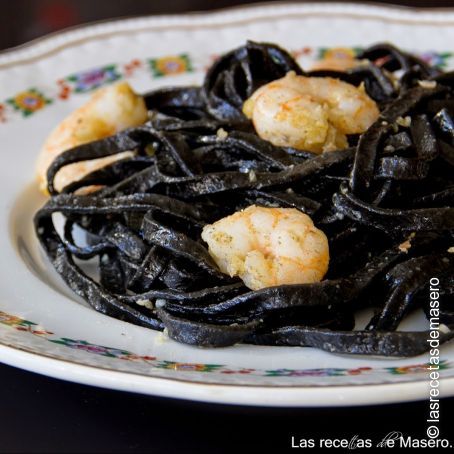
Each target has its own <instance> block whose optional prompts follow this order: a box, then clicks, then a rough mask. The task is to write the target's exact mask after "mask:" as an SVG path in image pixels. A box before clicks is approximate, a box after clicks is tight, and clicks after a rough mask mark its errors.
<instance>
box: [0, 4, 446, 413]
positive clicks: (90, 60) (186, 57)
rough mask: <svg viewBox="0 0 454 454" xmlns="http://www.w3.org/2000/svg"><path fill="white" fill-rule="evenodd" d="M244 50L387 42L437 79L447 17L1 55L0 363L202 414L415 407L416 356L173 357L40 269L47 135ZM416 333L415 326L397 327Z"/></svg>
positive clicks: (162, 37)
mask: <svg viewBox="0 0 454 454" xmlns="http://www.w3.org/2000/svg"><path fill="white" fill-rule="evenodd" d="M246 39H253V40H258V41H260V40H263V41H273V42H276V43H278V44H280V45H282V46H284V47H285V48H288V49H290V50H292V51H293V52H294V53H295V55H296V56H297V57H298V59H299V61H300V62H301V63H302V65H303V66H307V65H308V64H309V63H310V60H314V59H317V58H319V57H320V55H321V54H323V53H326V49H332V48H339V47H341V48H343V49H342V50H339V49H338V50H336V51H335V52H337V53H346V54H348V53H350V52H353V51H354V50H353V49H355V48H357V47H364V46H367V45H369V44H371V43H374V42H378V41H383V40H389V41H392V42H394V43H396V44H397V45H399V46H401V47H403V48H406V49H409V50H412V51H416V52H418V53H419V54H421V55H423V56H424V58H426V59H428V60H430V61H431V62H433V63H437V64H440V65H444V66H446V67H448V66H450V65H451V66H452V62H453V59H452V58H451V55H452V53H451V52H452V51H453V50H454V49H453V48H450V47H449V46H450V45H452V44H451V43H453V42H454V13H453V12H446V11H443V12H421V11H416V10H404V9H385V8H381V7H364V6H355V5H346V4H343V5H341V4H328V5H327V4H325V5H315V4H314V5H311V4H307V5H290V4H289V5H283V4H280V5H265V6H259V7H253V8H241V9H235V10H229V11H224V12H216V13H213V14H207V15H185V16H173V17H143V18H138V19H128V20H121V21H114V22H107V23H102V24H99V25H92V26H87V27H83V28H77V29H75V30H72V31H68V32H65V33H61V34H57V35H54V36H51V37H48V38H44V39H41V40H38V41H35V42H34V43H31V44H29V45H25V46H22V47H20V48H18V49H15V50H12V51H10V52H6V53H3V54H1V55H0V143H1V151H0V176H1V178H0V189H1V190H0V210H1V221H0V251H1V254H0V266H1V270H2V271H1V272H2V275H1V276H2V280H1V287H0V360H1V361H3V362H5V363H8V364H12V365H15V366H18V367H22V368H24V369H29V370H32V371H36V372H39V373H43V374H46V375H51V376H54V377H59V378H63V379H67V380H72V381H76V382H81V383H87V384H92V385H97V386H103V387H109V388H114V389H121V390H127V391H134V392H141V393H146V394H155V395H162V396H172V397H179V398H186V399H196V400H204V401H211V402H224V403H239V404H251V405H284V406H328V405H356V404H372V403H378V402H397V401H406V400H412V399H424V398H427V397H428V371H427V369H426V366H425V364H426V363H427V360H428V357H427V356H424V355H422V356H419V357H416V358H410V359H402V360H400V359H393V360H386V359H374V358H366V357H348V356H339V355H332V354H329V353H325V352H321V351H318V350H314V349H309V348H306V349H301V348H283V347H281V348H276V347H275V348H273V347H256V346H246V345H238V346H235V347H230V348H225V349H217V350H202V349H198V348H193V347H189V346H185V345H180V344H177V343H175V342H173V341H171V340H168V339H166V338H164V337H163V335H162V334H160V333H156V332H153V331H150V330H147V329H145V328H140V327H137V326H134V325H130V324H127V323H124V322H121V321H118V320H115V319H112V318H109V317H106V316H104V315H101V314H99V313H96V312H95V311H93V310H92V309H90V308H88V307H87V306H86V305H85V303H83V302H81V301H79V300H78V299H77V298H76V297H75V296H74V295H73V294H72V293H71V292H70V291H68V290H67V289H66V287H65V286H64V285H63V284H62V282H61V281H60V279H59V278H58V276H56V275H55V273H54V272H53V271H52V270H51V267H50V266H49V264H48V263H47V262H46V260H45V259H44V258H43V256H42V254H41V252H40V250H39V247H38V245H37V241H36V240H35V238H34V235H33V231H32V223H31V219H32V216H33V213H34V212H35V211H36V209H37V208H38V207H39V206H40V204H42V203H43V201H44V200H43V198H42V197H41V196H40V195H39V194H38V192H37V188H36V185H35V184H34V183H33V163H34V160H35V157H36V155H37V152H38V150H39V147H40V144H41V143H42V142H43V140H44V138H45V137H46V135H47V134H48V133H49V131H50V130H51V129H52V128H53V127H54V125H56V124H57V123H58V122H59V121H60V120H61V119H62V118H63V117H64V116H65V115H66V114H67V113H69V112H70V111H72V110H73V109H74V108H76V107H77V106H79V105H80V104H81V103H83V102H84V101H85V100H86V99H87V97H88V96H89V95H88V93H89V92H90V91H91V90H93V89H94V88H96V87H98V86H101V85H105V84H108V83H111V82H112V81H113V80H117V79H120V78H123V79H127V80H128V81H129V82H130V83H131V84H132V85H133V87H134V88H135V89H136V90H137V91H138V92H141V91H146V90H149V89H152V88H155V87H158V86H164V85H173V84H190V83H200V81H201V80H202V77H203V74H204V70H205V69H206V67H207V66H208V65H209V64H210V62H211V61H212V60H213V58H214V57H215V56H216V55H218V54H220V53H222V52H224V51H227V50H229V49H232V48H234V47H235V46H238V45H240V44H242V43H243V42H244V41H245V40H246ZM328 52H329V50H328ZM420 324H421V321H420V320H418V319H417V318H414V319H413V320H410V321H408V322H407V327H410V326H411V327H417V325H420ZM419 327H421V326H419ZM441 359H442V367H441V369H442V370H441V376H442V377H443V378H442V383H441V391H442V394H443V395H444V396H447V395H451V394H454V345H453V344H451V345H449V346H446V347H445V348H443V350H442V358H441Z"/></svg>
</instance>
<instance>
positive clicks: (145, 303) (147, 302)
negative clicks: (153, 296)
mask: <svg viewBox="0 0 454 454" xmlns="http://www.w3.org/2000/svg"><path fill="white" fill-rule="evenodd" d="M136 304H138V305H139V306H143V307H146V308H147V309H153V303H152V302H151V301H150V300H145V299H143V300H137V301H136Z"/></svg>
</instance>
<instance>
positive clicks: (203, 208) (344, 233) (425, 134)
mask: <svg viewBox="0 0 454 454" xmlns="http://www.w3.org/2000/svg"><path fill="white" fill-rule="evenodd" d="M358 59H359V60H360V61H361V64H360V65H358V66H357V67H355V68H352V69H349V70H347V71H345V72H336V71H332V70H317V71H309V72H305V71H303V70H302V69H301V68H300V67H299V65H298V64H297V63H296V61H295V60H294V59H293V58H292V57H291V55H290V54H289V53H287V52H286V51H285V50H283V49H281V48H279V47H278V46H276V45H273V44H267V43H255V42H248V43H246V44H245V45H244V46H242V47H239V48H238V49H235V50H233V51H231V52H229V53H228V54H226V55H224V56H222V57H221V58H219V59H218V60H217V61H216V62H215V63H214V64H213V66H212V67H211V68H210V69H209V71H208V72H207V74H206V76H205V79H204V82H203V84H202V86H190V87H170V88H163V89H158V90H155V91H152V92H150V93H147V94H145V95H144V99H145V102H146V105H147V108H148V110H149V120H148V121H147V122H146V123H145V124H143V125H141V126H139V127H135V128H130V129H126V130H124V131H122V132H120V133H118V134H116V135H114V136H110V137H107V138H105V139H102V140H98V141H95V142H90V143H86V144H84V145H80V146H78V147H76V148H73V149H70V150H68V151H65V152H63V153H62V154H61V155H59V156H58V157H57V158H56V159H55V160H54V161H53V162H52V164H51V165H50V167H49V169H48V172H47V180H48V191H49V193H50V196H51V197H50V199H49V200H48V202H47V203H46V204H45V205H44V206H43V207H42V208H41V209H40V210H39V211H38V212H37V214H36V216H35V229H36V234H37V236H38V237H39V240H40V242H41V245H42V247H43V248H44V250H45V252H46V254H47V256H48V258H49V260H50V261H51V263H52V265H53V266H54V268H55V269H56V271H57V272H58V274H59V275H60V276H61V277H62V279H63V280H64V281H65V282H66V284H67V285H68V286H69V287H70V288H71V289H72V290H73V291H74V292H75V293H76V294H77V295H79V296H80V297H82V298H83V299H84V300H86V301H87V302H88V303H89V304H90V305H91V306H92V307H93V308H94V309H95V310H97V311H100V312H102V313H104V314H106V315H109V316H111V317H115V318H118V319H120V320H124V321H126V322H130V323H134V324H137V325H140V326H143V327H147V328H151V329H154V330H163V329H166V332H167V333H168V335H169V336H170V337H171V338H173V339H175V340H176V341H179V342H183V343H187V344H193V345H197V346H203V347H223V346H229V345H233V344H235V343H238V342H243V343H249V344H258V345H273V346H279V345H286V346H309V347H315V348H319V349H323V350H326V351H329V352H334V353H349V354H365V355H383V356H398V357H405V356H413V355H418V354H421V353H423V352H426V351H427V350H428V349H429V348H430V346H429V344H428V343H427V337H428V333H427V331H403V330H399V326H400V324H401V322H402V321H403V320H404V319H405V318H406V317H407V316H408V315H409V314H410V313H412V312H413V311H415V310H417V309H422V311H423V312H424V313H425V314H426V316H427V317H428V318H429V311H430V307H429V297H428V285H429V281H430V279H431V277H433V276H436V277H438V278H439V280H440V285H439V287H440V293H441V294H440V317H439V318H440V324H441V325H440V327H441V328H440V331H441V336H440V340H441V342H447V341H449V340H451V339H452V338H453V337H454V253H453V252H454V249H453V247H454V73H449V72H448V73H444V72H442V71H441V70H439V69H436V68H434V67H430V66H428V65H427V64H426V63H425V62H423V61H422V60H420V59H418V58H417V57H416V56H414V55H411V54H409V53H406V52H404V51H402V50H400V49H398V48H396V47H394V46H392V45H389V44H378V45H375V46H372V47H369V48H367V49H365V50H363V51H362V52H361V54H360V55H359V56H358ZM289 71H293V72H294V73H296V74H297V75H305V76H310V77H320V78H324V77H331V78H336V79H340V80H342V81H345V82H348V83H350V84H352V85H355V86H363V87H364V89H365V91H366V92H367V94H368V95H369V97H370V98H372V99H373V100H374V101H375V102H376V103H377V105H378V107H379V110H380V116H379V118H378V119H377V120H376V121H375V122H374V123H373V124H372V125H371V126H370V127H369V128H368V129H367V130H366V131H365V132H364V133H362V134H356V135H349V136H348V147H347V148H345V149H341V150H335V151H330V152H325V153H322V154H318V155H316V154H313V153H310V152H307V151H304V150H303V151H301V150H296V149H294V148H291V147H279V146H275V145H272V144H271V143H270V142H268V141H265V140H264V139H262V138H260V137H259V135H258V134H257V133H256V132H255V130H254V127H253V125H252V122H251V121H250V120H249V119H248V118H246V116H245V115H244V114H243V111H242V106H243V104H244V102H245V101H246V100H247V99H248V98H249V97H250V96H251V95H252V94H253V93H254V91H255V90H257V89H258V88H259V87H261V86H263V85H264V84H267V83H269V82H271V81H273V80H276V79H279V78H282V77H284V76H285V75H286V74H287V73H288V72H289ZM130 150H133V151H134V154H133V155H132V156H129V157H127V158H125V159H121V160H118V161H115V162H113V163H111V164H109V165H107V166H105V167H104V168H102V169H99V170H96V171H94V172H92V173H90V174H88V175H86V176H85V177H83V178H82V179H80V180H78V181H74V182H72V183H71V184H69V185H67V186H66V187H64V188H63V189H62V190H61V191H57V190H56V189H55V186H54V177H55V175H56V174H57V172H58V171H59V170H60V169H61V168H63V167H64V166H67V165H69V164H71V163H75V162H79V161H84V160H92V159H97V158H101V157H106V156H112V155H115V154H118V153H121V152H124V151H130ZM94 185H96V187H97V190H96V191H94V192H90V193H88V194H83V193H81V191H80V190H81V189H83V188H86V187H89V186H94ZM252 204H254V205H257V206H263V207H282V208H296V209H297V210H300V211H301V212H303V213H306V214H307V215H309V216H310V217H311V218H312V220H313V221H314V224H315V225H316V226H317V227H318V228H319V229H321V230H322V231H323V232H324V233H325V234H326V236H327V238H328V241H329V251H330V262H329V268H328V272H327V274H326V276H325V277H324V279H323V280H322V281H321V282H315V283H310V284H292V285H279V286H274V287H267V288H262V289H260V290H250V289H249V288H247V287H246V286H245V285H244V284H243V282H242V281H241V280H240V279H239V278H236V277H233V278H232V277H230V276H229V275H227V274H224V273H222V272H221V271H220V270H219V268H218V266H217V265H216V263H215V262H214V261H213V258H212V257H211V256H210V254H209V252H208V248H207V245H206V244H205V243H204V242H203V241H202V239H201V232H202V229H203V227H204V226H205V225H207V224H210V223H213V222H215V221H217V220H219V219H221V218H223V217H225V216H228V215H231V214H232V213H235V212H237V211H239V210H241V209H244V208H246V207H248V206H249V205H252ZM54 213H61V214H62V215H63V216H64V219H65V222H64V229H63V230H64V231H63V233H62V234H59V233H58V232H57V230H56V227H55V226H54V219H53V214H54ZM76 228H77V229H78V230H83V231H84V232H85V241H84V244H79V242H78V240H77V239H76V238H75V236H76V235H75V234H74V232H75V229H76ZM86 260H97V268H98V276H96V277H93V276H91V277H90V276H88V274H86V272H85V271H84V269H83V268H84V267H83V264H82V263H83V261H86ZM365 308H373V312H374V315H373V316H372V318H371V320H370V321H369V322H368V323H367V325H366V326H365V327H362V328H361V329H358V328H357V327H356V326H355V314H357V312H358V311H359V310H362V309H365ZM355 328H356V329H355Z"/></svg>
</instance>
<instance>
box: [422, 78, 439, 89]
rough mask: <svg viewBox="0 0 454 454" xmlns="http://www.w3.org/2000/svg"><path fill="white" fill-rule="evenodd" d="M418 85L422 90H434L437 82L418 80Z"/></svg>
mask: <svg viewBox="0 0 454 454" xmlns="http://www.w3.org/2000/svg"><path fill="white" fill-rule="evenodd" d="M418 85H419V86H420V87H422V88H435V87H436V86H437V82H436V81H435V80H418Z"/></svg>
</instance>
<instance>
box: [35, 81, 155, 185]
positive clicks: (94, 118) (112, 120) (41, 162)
mask: <svg viewBox="0 0 454 454" xmlns="http://www.w3.org/2000/svg"><path fill="white" fill-rule="evenodd" d="M146 120H147V109H146V107H145V101H144V100H143V98H142V97H141V96H139V95H136V94H135V93H134V92H133V91H132V89H131V87H130V85H129V84H128V83H127V82H120V83H117V84H114V85H111V86H109V87H105V88H102V89H100V90H97V91H96V92H95V93H94V94H93V95H92V97H91V98H90V100H89V101H88V102H87V103H86V104H84V105H83V106H82V107H79V108H78V109H77V110H75V111H74V112H72V113H71V114H70V115H69V116H68V117H67V118H65V119H64V120H63V121H62V122H61V123H60V124H59V125H58V126H57V127H56V128H55V129H54V131H53V132H52V133H51V134H50V135H49V137H48V138H47V140H46V141H45V143H44V145H43V147H42V149H41V152H40V155H39V156H38V160H37V163H36V174H37V179H38V182H39V186H40V189H41V190H42V191H43V192H45V193H47V178H46V172H47V169H48V167H49V165H50V164H51V162H52V161H53V160H54V159H55V158H56V157H57V156H58V155H59V154H60V153H62V152H63V151H65V150H68V149H70V148H73V147H76V146H77V145H82V144H83V143H87V142H91V141H93V140H98V139H102V138H104V137H107V136H110V135H112V134H115V133H117V132H119V131H121V130H123V129H126V128H129V127H133V126H138V125H141V124H143V123H144V122H145V121H146ZM129 155H131V152H129V151H128V152H124V153H120V154H117V155H115V156H108V157H105V158H100V159H94V160H91V161H82V162H77V163H75V164H70V165H68V166H65V167H64V168H62V169H61V170H60V171H59V172H58V173H57V175H56V177H55V187H56V189H57V190H61V189H62V188H63V187H65V186H66V185H68V184H69V183H71V182H73V181H75V180H79V179H80V178H82V177H84V176H85V175H87V174H88V173H90V172H93V171H94V170H97V169H100V168H101V167H104V166H105V165H107V164H110V163H111V162H114V161H116V160H118V159H123V158H125V157H126V156H129Z"/></svg>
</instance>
